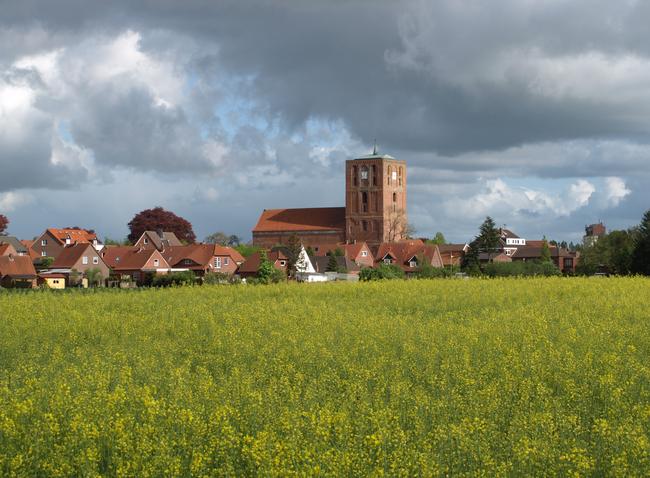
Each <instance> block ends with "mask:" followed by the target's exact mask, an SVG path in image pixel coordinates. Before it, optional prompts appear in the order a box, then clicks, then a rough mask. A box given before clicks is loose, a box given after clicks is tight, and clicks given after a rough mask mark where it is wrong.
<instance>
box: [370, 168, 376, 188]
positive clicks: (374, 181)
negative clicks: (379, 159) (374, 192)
mask: <svg viewBox="0 0 650 478" xmlns="http://www.w3.org/2000/svg"><path fill="white" fill-rule="evenodd" d="M370 168H371V169H372V185H373V186H376V185H377V166H375V165H374V164H373V165H372V166H370Z"/></svg>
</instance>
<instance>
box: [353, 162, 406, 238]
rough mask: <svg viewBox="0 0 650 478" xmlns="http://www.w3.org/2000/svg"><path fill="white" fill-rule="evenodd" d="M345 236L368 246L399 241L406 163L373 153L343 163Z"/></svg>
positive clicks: (404, 214) (403, 217)
mask: <svg viewBox="0 0 650 478" xmlns="http://www.w3.org/2000/svg"><path fill="white" fill-rule="evenodd" d="M345 186H346V187H345V234H346V240H347V241H348V242H355V241H366V242H367V243H368V244H369V245H377V244H380V243H382V242H394V241H397V240H400V239H402V238H403V237H402V234H401V232H402V229H403V228H404V226H405V225H406V222H407V215H406V161H402V160H398V159H395V158H393V157H392V156H388V155H378V154H372V155H369V156H363V157H361V158H358V159H351V160H348V161H346V163H345Z"/></svg>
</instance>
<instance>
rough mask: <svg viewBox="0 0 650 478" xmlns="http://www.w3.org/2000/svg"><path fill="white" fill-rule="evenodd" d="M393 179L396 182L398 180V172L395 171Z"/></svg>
mask: <svg viewBox="0 0 650 478" xmlns="http://www.w3.org/2000/svg"><path fill="white" fill-rule="evenodd" d="M391 179H392V180H393V181H396V180H397V171H393V175H392V176H391Z"/></svg>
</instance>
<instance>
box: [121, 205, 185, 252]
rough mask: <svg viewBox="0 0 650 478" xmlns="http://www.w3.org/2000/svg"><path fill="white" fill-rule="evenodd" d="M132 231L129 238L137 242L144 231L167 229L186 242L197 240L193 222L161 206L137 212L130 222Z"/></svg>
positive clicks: (166, 230)
mask: <svg viewBox="0 0 650 478" xmlns="http://www.w3.org/2000/svg"><path fill="white" fill-rule="evenodd" d="M128 225H129V230H130V231H131V232H130V234H129V236H128V239H129V241H131V242H132V243H135V242H136V241H137V240H138V239H139V238H140V236H141V235H142V233H143V232H144V231H160V230H162V231H165V232H173V233H174V234H176V237H178V239H179V240H180V241H182V242H185V243H189V244H191V243H194V242H196V236H195V235H194V231H193V230H192V224H190V222H189V221H187V220H185V219H183V218H182V217H180V216H177V215H176V214H174V213H173V212H171V211H166V210H165V209H163V208H161V207H155V208H153V209H145V210H144V211H140V212H139V213H137V214H136V215H135V216H134V217H133V219H131V222H129V224H128Z"/></svg>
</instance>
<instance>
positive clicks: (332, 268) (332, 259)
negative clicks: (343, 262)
mask: <svg viewBox="0 0 650 478" xmlns="http://www.w3.org/2000/svg"><path fill="white" fill-rule="evenodd" d="M336 258H337V256H335V255H334V254H331V255H330V256H329V259H328V260H327V267H326V268H325V271H326V272H340V271H339V263H338V261H337V259H336Z"/></svg>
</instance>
